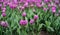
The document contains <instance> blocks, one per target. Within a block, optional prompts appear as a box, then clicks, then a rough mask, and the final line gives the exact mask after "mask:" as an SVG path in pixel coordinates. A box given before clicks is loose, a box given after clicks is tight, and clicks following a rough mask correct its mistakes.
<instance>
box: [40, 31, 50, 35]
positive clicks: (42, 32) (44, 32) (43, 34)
mask: <svg viewBox="0 0 60 35" xmlns="http://www.w3.org/2000/svg"><path fill="white" fill-rule="evenodd" d="M40 35H49V34H48V33H47V32H46V31H41V32H40Z"/></svg>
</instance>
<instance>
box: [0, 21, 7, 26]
mask: <svg viewBox="0 0 60 35" xmlns="http://www.w3.org/2000/svg"><path fill="white" fill-rule="evenodd" d="M0 25H1V26H3V27H8V23H7V22H5V21H1V23H0Z"/></svg>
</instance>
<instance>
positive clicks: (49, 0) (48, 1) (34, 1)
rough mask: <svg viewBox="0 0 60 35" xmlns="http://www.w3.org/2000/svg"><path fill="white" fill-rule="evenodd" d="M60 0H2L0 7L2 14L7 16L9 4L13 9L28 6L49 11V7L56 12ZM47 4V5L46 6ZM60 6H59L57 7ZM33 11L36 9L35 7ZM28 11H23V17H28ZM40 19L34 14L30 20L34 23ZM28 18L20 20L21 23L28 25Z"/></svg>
mask: <svg viewBox="0 0 60 35" xmlns="http://www.w3.org/2000/svg"><path fill="white" fill-rule="evenodd" d="M59 2H60V0H0V9H1V10H2V16H3V17H5V16H6V7H7V6H9V7H10V8H11V9H15V8H18V9H19V10H23V11H24V10H25V9H26V8H29V7H31V8H34V7H37V8H43V9H42V10H44V11H47V10H48V9H49V10H50V9H51V11H52V13H56V9H57V8H58V7H60V3H59ZM45 6H47V7H45ZM57 6H58V7H57ZM33 12H35V10H34V9H33ZM59 12H60V11H59ZM26 15H27V14H26V12H23V13H22V16H23V17H26ZM37 19H38V15H34V18H33V19H31V20H30V23H31V24H33V23H34V22H35V20H37ZM27 23H28V20H25V19H24V20H23V19H22V20H20V25H26V24H27Z"/></svg>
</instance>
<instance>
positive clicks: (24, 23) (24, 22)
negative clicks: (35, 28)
mask: <svg viewBox="0 0 60 35" xmlns="http://www.w3.org/2000/svg"><path fill="white" fill-rule="evenodd" d="M27 23H28V21H27V20H20V22H19V24H20V25H23V26H24V25H27Z"/></svg>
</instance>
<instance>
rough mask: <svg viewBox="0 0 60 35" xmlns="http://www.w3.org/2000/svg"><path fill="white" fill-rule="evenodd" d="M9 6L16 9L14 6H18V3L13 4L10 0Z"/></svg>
mask: <svg viewBox="0 0 60 35" xmlns="http://www.w3.org/2000/svg"><path fill="white" fill-rule="evenodd" d="M9 7H10V8H11V9H14V8H16V7H17V4H13V3H12V2H10V3H9Z"/></svg>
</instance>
